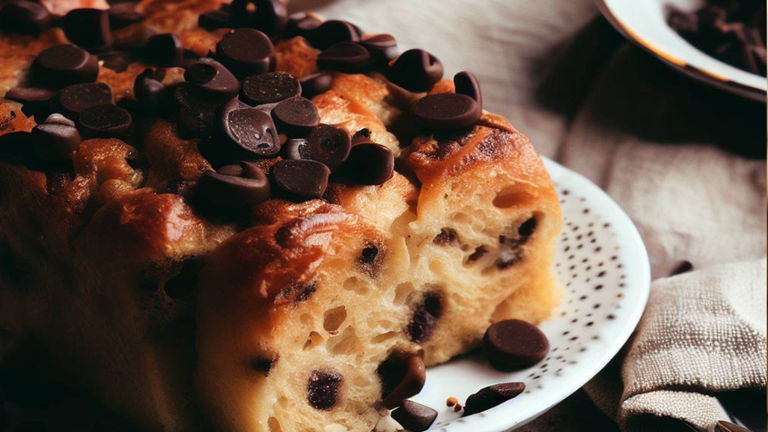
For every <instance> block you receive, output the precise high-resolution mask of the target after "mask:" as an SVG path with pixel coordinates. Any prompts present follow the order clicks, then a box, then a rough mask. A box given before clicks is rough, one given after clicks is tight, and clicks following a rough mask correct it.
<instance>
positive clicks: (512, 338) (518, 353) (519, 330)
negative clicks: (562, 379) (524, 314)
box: [483, 319, 549, 371]
mask: <svg viewBox="0 0 768 432" xmlns="http://www.w3.org/2000/svg"><path fill="white" fill-rule="evenodd" d="M483 350H484V351H485V354H486V356H487V357H488V360H489V361H490V362H491V365H492V366H493V367H494V368H496V369H498V370H500V371H510V370H517V369H524V368H527V367H530V366H533V365H535V364H536V363H538V362H540V361H541V360H542V359H543V358H544V357H546V355H547V353H548V352H549V341H548V340H547V337H546V336H545V335H544V333H543V332H542V331H541V330H539V329H538V328H537V327H536V326H535V325H533V324H530V323H528V322H526V321H523V320H517V319H511V320H504V321H499V322H497V323H494V324H492V325H491V326H490V327H488V330H486V331H485V336H484V337H483Z"/></svg>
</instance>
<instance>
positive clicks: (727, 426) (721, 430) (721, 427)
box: [715, 420, 752, 432]
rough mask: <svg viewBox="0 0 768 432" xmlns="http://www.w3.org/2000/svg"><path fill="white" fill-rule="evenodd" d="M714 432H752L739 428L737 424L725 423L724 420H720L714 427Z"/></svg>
mask: <svg viewBox="0 0 768 432" xmlns="http://www.w3.org/2000/svg"><path fill="white" fill-rule="evenodd" d="M715 432H752V431H751V430H749V429H747V428H745V427H743V426H739V425H737V424H734V423H731V422H727V421H725V420H720V421H719V422H717V424H716V425H715Z"/></svg>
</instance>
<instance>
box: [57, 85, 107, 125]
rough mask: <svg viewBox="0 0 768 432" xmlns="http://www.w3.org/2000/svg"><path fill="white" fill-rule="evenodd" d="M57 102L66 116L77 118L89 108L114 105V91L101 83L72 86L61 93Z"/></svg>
mask: <svg viewBox="0 0 768 432" xmlns="http://www.w3.org/2000/svg"><path fill="white" fill-rule="evenodd" d="M57 102H58V106H59V108H61V112H62V113H63V114H64V115H66V116H67V117H69V118H77V117H78V116H79V115H80V113H82V112H83V111H85V110H87V109H89V108H93V107H95V106H99V105H108V104H112V103H113V102H112V89H111V88H109V86H108V85H106V84H104V83H100V82H94V83H81V84H72V85H71V86H68V87H65V88H63V89H62V90H61V91H60V92H59V95H58V98H57Z"/></svg>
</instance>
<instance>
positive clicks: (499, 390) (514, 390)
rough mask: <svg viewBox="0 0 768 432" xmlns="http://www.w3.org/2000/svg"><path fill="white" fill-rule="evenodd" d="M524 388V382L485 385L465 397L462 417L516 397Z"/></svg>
mask: <svg viewBox="0 0 768 432" xmlns="http://www.w3.org/2000/svg"><path fill="white" fill-rule="evenodd" d="M524 390H525V384H523V383H521V382H511V383H502V384H494V385H492V386H488V387H485V388H483V389H481V390H480V391H479V392H477V393H474V394H472V395H470V396H469V397H468V398H467V402H466V403H465V404H464V414H463V415H462V417H466V416H470V415H472V414H477V413H479V412H483V411H486V410H489V409H491V408H493V407H495V406H497V405H501V404H502V403H504V402H506V401H508V400H510V399H512V398H514V397H516V396H517V395H519V394H520V393H522V392H523V391H524Z"/></svg>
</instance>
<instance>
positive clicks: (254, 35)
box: [216, 28, 274, 78]
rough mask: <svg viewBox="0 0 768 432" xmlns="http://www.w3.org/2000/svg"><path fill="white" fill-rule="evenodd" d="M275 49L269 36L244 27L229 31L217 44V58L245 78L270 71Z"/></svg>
mask: <svg viewBox="0 0 768 432" xmlns="http://www.w3.org/2000/svg"><path fill="white" fill-rule="evenodd" d="M273 50H274V48H273V46H272V41H270V40H269V36H267V35H265V34H264V33H262V32H260V31H258V30H254V29H249V28H243V29H237V30H234V31H233V32H231V33H228V34H227V35H225V36H224V38H222V39H221V41H220V42H219V43H218V44H216V58H217V59H219V61H221V62H222V63H224V64H225V65H226V66H227V67H228V68H229V69H230V70H231V71H232V72H233V73H234V74H235V75H237V76H238V77H241V78H243V77H246V76H248V75H253V74H260V73H263V72H267V71H269V67H270V64H271V62H272V58H273V57H274V54H273Z"/></svg>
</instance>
